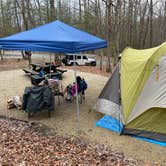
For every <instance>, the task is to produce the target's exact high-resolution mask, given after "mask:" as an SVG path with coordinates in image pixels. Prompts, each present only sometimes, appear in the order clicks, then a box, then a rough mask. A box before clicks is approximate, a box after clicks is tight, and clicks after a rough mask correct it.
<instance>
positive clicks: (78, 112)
mask: <svg viewBox="0 0 166 166" xmlns="http://www.w3.org/2000/svg"><path fill="white" fill-rule="evenodd" d="M76 71H77V70H76V55H74V77H75V87H76V110H77V120H78V124H77V125H78V126H77V128H78V131H79V129H80V108H79V103H78V89H77V73H76Z"/></svg>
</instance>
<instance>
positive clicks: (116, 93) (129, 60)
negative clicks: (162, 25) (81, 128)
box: [95, 43, 166, 142]
mask: <svg viewBox="0 0 166 166" xmlns="http://www.w3.org/2000/svg"><path fill="white" fill-rule="evenodd" d="M95 109H96V110H97V111H99V112H102V113H104V114H106V115H109V116H110V118H112V119H114V120H113V121H112V122H114V125H113V128H115V127H114V126H119V131H118V132H119V133H120V134H129V135H134V136H139V137H142V138H148V139H152V140H157V141H161V142H166V120H165V119H166V43H163V44H162V45H160V46H158V47H154V48H151V49H145V50H136V49H132V48H126V49H125V50H124V51H123V53H122V57H121V60H120V62H119V63H118V65H117V67H116V69H115V71H114V73H113V74H112V77H111V78H110V79H109V80H108V82H107V84H106V85H105V87H104V89H103V90H102V92H101V94H100V95H99V99H98V101H97V103H96V105H95ZM108 125H109V124H108ZM105 127H106V128H109V127H108V126H106V124H105Z"/></svg>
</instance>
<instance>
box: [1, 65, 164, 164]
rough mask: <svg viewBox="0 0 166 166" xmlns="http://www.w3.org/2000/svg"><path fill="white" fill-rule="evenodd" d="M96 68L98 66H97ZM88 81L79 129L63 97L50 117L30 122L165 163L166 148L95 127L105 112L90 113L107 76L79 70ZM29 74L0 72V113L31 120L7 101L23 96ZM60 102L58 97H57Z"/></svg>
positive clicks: (67, 76)
mask: <svg viewBox="0 0 166 166" xmlns="http://www.w3.org/2000/svg"><path fill="white" fill-rule="evenodd" d="M94 69H95V68H94ZM78 75H80V76H82V77H84V78H85V79H86V80H87V82H88V85H89V86H88V90H87V92H86V100H85V102H84V103H83V104H81V105H80V129H79V130H78V128H77V115H76V112H75V104H74V103H67V102H66V101H64V100H63V99H61V105H60V106H58V105H56V109H55V112H53V113H52V116H51V118H47V112H44V111H43V112H40V113H39V114H36V115H35V116H34V117H33V118H32V119H31V121H33V122H36V123H41V124H44V125H46V126H48V127H49V128H51V129H52V132H53V133H58V135H63V136H64V137H66V136H69V137H70V136H75V137H78V138H79V139H80V140H84V141H87V142H94V143H96V144H97V143H99V144H105V145H107V146H109V147H111V149H112V150H113V151H115V150H116V151H118V152H119V153H121V152H123V153H124V156H126V157H129V158H135V159H138V160H142V161H144V162H145V163H146V162H147V163H155V162H156V163H162V165H166V157H165V156H166V148H164V147H160V146H158V145H154V144H151V143H147V142H144V141H141V140H137V139H134V138H131V137H128V136H119V135H117V134H116V133H113V132H111V131H108V130H105V129H103V128H99V127H96V126H95V122H96V121H97V120H98V119H100V118H101V117H102V116H103V115H102V114H100V113H97V112H91V113H89V110H90V109H91V108H92V107H93V105H94V103H95V102H96V100H97V97H98V95H99V93H100V91H101V90H102V88H103V86H104V84H105V83H106V81H107V80H108V77H104V76H101V75H97V74H90V73H85V72H78ZM73 79H74V78H73V71H72V70H68V72H67V73H65V74H64V79H63V85H64V87H65V86H66V85H67V84H68V83H71V82H73ZM29 85H30V81H29V77H27V76H25V74H24V72H23V71H22V70H11V71H2V72H0V92H1V94H0V98H1V100H0V115H1V116H7V117H13V118H17V119H21V120H28V119H27V115H26V113H24V112H22V111H18V110H16V109H12V110H7V108H6V101H7V99H9V98H10V97H12V96H14V95H16V94H18V95H22V94H23V91H24V88H25V86H29ZM56 101H57V99H56Z"/></svg>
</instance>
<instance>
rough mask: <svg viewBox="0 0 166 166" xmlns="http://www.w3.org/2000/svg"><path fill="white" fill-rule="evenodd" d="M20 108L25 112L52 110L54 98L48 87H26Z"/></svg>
mask: <svg viewBox="0 0 166 166" xmlns="http://www.w3.org/2000/svg"><path fill="white" fill-rule="evenodd" d="M22 108H23V110H25V111H27V112H37V111H41V110H42V109H43V108H47V109H49V110H50V111H51V110H54V96H53V94H52V92H51V90H50V89H49V88H48V86H39V85H37V86H32V87H26V88H25V90H24V95H23V105H22Z"/></svg>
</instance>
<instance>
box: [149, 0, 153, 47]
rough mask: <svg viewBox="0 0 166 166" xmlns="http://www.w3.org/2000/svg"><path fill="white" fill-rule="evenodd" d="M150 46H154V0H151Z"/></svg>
mask: <svg viewBox="0 0 166 166" xmlns="http://www.w3.org/2000/svg"><path fill="white" fill-rule="evenodd" d="M149 35H150V40H149V42H150V47H152V46H153V0H150V34H149Z"/></svg>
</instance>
